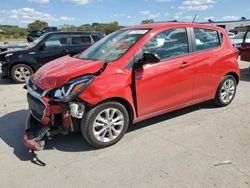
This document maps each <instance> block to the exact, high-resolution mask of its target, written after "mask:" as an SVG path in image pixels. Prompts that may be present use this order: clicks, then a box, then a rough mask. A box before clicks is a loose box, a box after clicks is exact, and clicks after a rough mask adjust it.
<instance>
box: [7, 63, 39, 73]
mask: <svg viewBox="0 0 250 188" xmlns="http://www.w3.org/2000/svg"><path fill="white" fill-rule="evenodd" d="M18 64H24V65H27V66H29V67H30V68H32V70H33V72H34V73H35V71H36V69H35V67H34V66H33V65H32V64H31V63H27V62H15V63H13V64H11V66H10V68H9V74H10V73H11V69H12V68H13V67H14V66H15V65H18Z"/></svg>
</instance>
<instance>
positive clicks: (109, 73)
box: [24, 22, 240, 150]
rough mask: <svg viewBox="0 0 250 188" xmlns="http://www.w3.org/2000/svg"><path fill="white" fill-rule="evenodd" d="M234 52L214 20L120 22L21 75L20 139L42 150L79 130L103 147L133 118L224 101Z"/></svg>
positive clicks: (232, 88)
mask: <svg viewBox="0 0 250 188" xmlns="http://www.w3.org/2000/svg"><path fill="white" fill-rule="evenodd" d="M237 57H238V51H237V50H236V49H235V48H234V47H233V46H232V44H231V42H230V40H229V38H228V35H227V33H226V32H225V31H224V30H223V29H222V28H219V27H214V26H208V25H200V24H192V23H178V22H176V23H174V22H169V23H156V24H146V25H140V26H134V27H128V28H124V29H121V30H119V31H117V32H114V33H112V34H110V35H109V36H107V37H105V38H104V39H102V40H101V41H99V42H98V43H96V44H95V45H93V46H92V47H90V48H89V49H87V50H86V51H84V52H82V53H80V54H78V55H76V56H73V57H71V56H65V57H62V58H59V59H56V60H54V61H51V62H50V63H48V64H46V65H44V66H43V67H41V68H40V69H39V70H38V71H37V72H36V73H35V75H34V76H33V77H31V78H30V79H28V80H27V83H26V88H27V90H28V94H27V98H28V103H29V107H30V113H29V115H28V117H27V121H26V129H25V134H24V143H25V145H26V146H28V147H29V148H31V149H34V150H41V149H43V147H44V143H45V140H46V138H49V137H52V136H53V135H56V134H64V135H65V134H67V133H69V132H75V131H78V130H81V132H82V134H83V136H84V138H85V139H86V141H87V142H88V143H89V144H91V145H92V146H94V147H97V148H103V147H107V146H110V145H112V144H115V143H116V142H118V141H119V140H120V139H121V138H122V137H123V135H124V134H125V133H126V131H127V129H128V126H129V125H132V124H133V123H135V122H139V121H142V120H145V119H147V118H150V117H154V116H157V115H160V114H163V113H166V112H170V111H173V110H177V109H180V108H184V107H186V106H190V105H193V104H197V103H200V102H202V101H207V100H213V101H214V103H215V104H216V105H218V106H226V105H228V104H230V103H231V102H232V100H233V98H234V96H235V93H236V87H237V84H238V82H239V76H240V75H239V74H240V73H239V66H238V63H237Z"/></svg>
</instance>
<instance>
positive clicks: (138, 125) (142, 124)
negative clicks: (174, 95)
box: [128, 101, 217, 132]
mask: <svg viewBox="0 0 250 188" xmlns="http://www.w3.org/2000/svg"><path fill="white" fill-rule="evenodd" d="M210 108H217V107H216V106H215V105H214V104H213V102H212V101H207V102H203V103H200V104H196V105H193V106H190V107H186V108H183V109H180V110H176V111H173V112H169V113H166V114H163V115H160V116H157V117H153V118H150V119H147V120H144V121H141V122H139V123H136V124H135V125H133V126H130V128H129V130H128V132H132V131H135V130H138V129H141V128H145V127H147V126H150V125H153V124H156V123H159V122H162V121H167V120H170V119H172V118H175V117H178V116H182V115H185V114H189V113H192V112H195V111H197V110H200V109H210Z"/></svg>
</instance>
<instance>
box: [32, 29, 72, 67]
mask: <svg viewBox="0 0 250 188" xmlns="http://www.w3.org/2000/svg"><path fill="white" fill-rule="evenodd" d="M68 48H69V35H67V34H55V35H51V36H49V37H48V38H46V39H45V40H44V41H42V42H41V46H40V47H39V49H38V52H37V56H36V57H37V58H36V59H37V62H38V64H39V67H41V66H42V65H44V64H45V63H48V62H49V61H52V60H54V59H57V58H59V57H62V56H65V55H67V54H68V53H69V49H68Z"/></svg>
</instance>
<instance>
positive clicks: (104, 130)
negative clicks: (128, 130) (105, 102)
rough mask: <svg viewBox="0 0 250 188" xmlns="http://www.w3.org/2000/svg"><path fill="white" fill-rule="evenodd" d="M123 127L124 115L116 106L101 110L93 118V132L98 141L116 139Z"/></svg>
mask: <svg viewBox="0 0 250 188" xmlns="http://www.w3.org/2000/svg"><path fill="white" fill-rule="evenodd" d="M123 127H124V116H123V114H122V112H121V111H120V110H118V109H116V108H108V109H105V110H103V111H101V112H100V113H99V114H98V115H97V116H96V118H95V120H94V125H93V134H94V136H95V138H96V139H97V140H98V141H100V142H111V141H113V140H114V139H116V138H117V137H118V136H119V135H120V134H121V132H122V130H123Z"/></svg>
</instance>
